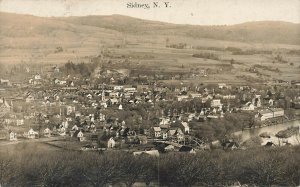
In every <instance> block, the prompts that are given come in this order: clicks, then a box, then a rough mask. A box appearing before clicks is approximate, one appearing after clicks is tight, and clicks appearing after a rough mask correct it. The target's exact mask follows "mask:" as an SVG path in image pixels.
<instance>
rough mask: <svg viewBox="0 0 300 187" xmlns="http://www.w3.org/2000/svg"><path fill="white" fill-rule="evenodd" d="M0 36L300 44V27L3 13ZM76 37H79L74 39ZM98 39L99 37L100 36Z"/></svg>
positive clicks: (122, 17)
mask: <svg viewBox="0 0 300 187" xmlns="http://www.w3.org/2000/svg"><path fill="white" fill-rule="evenodd" d="M0 15H1V16H0V23H1V26H0V37H1V38H3V37H32V36H34V37H35V36H37V35H39V36H43V37H58V38H59V37H62V38H65V36H68V37H71V38H72V37H75V38H74V39H76V37H80V36H82V35H84V34H89V35H90V36H91V35H92V36H94V35H97V33H96V32H94V31H96V30H97V31H99V28H100V29H101V32H108V33H113V31H117V32H120V33H125V34H139V35H145V34H146V35H151V34H155V35H180V36H188V37H192V38H208V39H217V40H226V41H238V42H261V43H279V44H293V45H300V24H294V23H288V22H277V21H262V22H248V23H243V24H238V25H230V26H194V25H177V24H170V23H163V22H157V21H149V20H142V19H137V18H132V17H128V16H122V15H112V16H85V17H67V18H40V17H34V16H28V15H17V14H10V13H0ZM74 35H76V36H74ZM97 37H98V36H97Z"/></svg>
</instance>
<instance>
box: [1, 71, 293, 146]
mask: <svg viewBox="0 0 300 187" xmlns="http://www.w3.org/2000/svg"><path fill="white" fill-rule="evenodd" d="M60 73H61V71H60V70H59V68H58V67H55V68H54V70H53V74H56V75H57V74H58V75H59V74H60ZM111 75H115V76H116V77H114V76H112V77H109V76H111ZM102 76H106V77H109V79H110V84H104V83H95V81H91V80H90V79H84V80H80V79H79V78H76V77H71V76H66V77H63V76H56V77H45V76H42V75H41V74H38V73H36V74H33V75H32V76H31V77H30V78H29V80H28V83H29V84H30V86H29V87H27V89H24V90H26V91H24V92H22V93H19V95H17V96H15V97H14V98H10V99H9V100H10V102H8V101H7V100H5V99H1V100H0V110H2V111H3V112H2V114H1V111H0V115H2V116H0V117H1V118H2V119H4V121H3V123H4V124H5V125H7V126H9V125H15V126H17V127H18V126H22V127H24V126H26V127H32V128H28V131H26V132H24V133H23V134H22V136H21V137H25V138H29V139H33V138H40V137H52V136H71V137H74V138H75V139H77V140H78V141H80V142H84V141H89V140H91V139H93V138H92V137H94V135H97V134H99V133H104V132H105V133H107V134H109V135H110V136H109V138H108V139H106V141H107V142H106V143H107V147H108V148H114V147H116V145H118V141H123V140H124V137H126V141H127V142H131V143H132V142H139V143H140V144H147V140H148V139H151V140H153V141H161V140H163V141H171V142H174V143H182V142H185V140H186V137H188V136H190V134H191V132H192V131H193V129H192V128H191V127H190V122H191V121H192V120H194V119H196V120H197V121H200V122H202V121H205V120H209V119H222V118H224V116H225V115H226V113H234V112H237V111H241V112H252V113H255V114H256V115H255V118H256V119H257V120H259V121H269V120H271V119H278V118H285V117H286V116H285V113H284V109H283V108H279V107H278V105H277V104H276V103H277V102H278V101H277V100H276V98H275V96H274V95H275V93H273V92H272V90H271V91H269V92H268V94H265V95H263V94H261V93H260V90H256V89H254V88H251V87H249V86H236V87H234V88H233V86H231V85H227V84H225V83H219V84H218V85H216V86H214V87H210V88H208V87H205V86H203V85H195V86H188V85H187V84H185V83H180V84H178V85H175V86H174V85H168V84H166V83H164V82H161V81H156V82H150V83H147V84H144V83H139V84H132V85H125V84H118V82H119V81H118V77H122V78H124V76H122V72H121V73H120V72H118V71H116V72H115V71H113V73H112V72H108V71H106V72H104V73H103V72H102ZM97 78H99V76H97ZM1 84H9V81H7V80H2V79H1ZM297 99H299V98H296V99H295V101H296V100H297ZM194 100H197V101H200V103H202V104H204V105H203V106H202V108H200V109H199V108H198V109H194V111H188V110H189V109H187V111H183V109H181V110H182V111H179V110H172V111H171V110H169V111H168V112H167V113H168V114H165V113H164V112H158V113H157V114H156V115H157V116H156V117H159V119H160V121H159V123H157V124H153V125H152V126H151V127H150V128H148V129H144V133H143V136H142V135H140V133H139V132H137V131H136V129H135V130H133V129H130V128H128V127H127V125H126V124H124V123H125V122H117V119H115V120H112V121H108V120H109V118H107V116H106V114H105V111H107V110H112V111H115V112H117V111H127V110H128V108H129V107H132V106H137V105H139V104H148V105H149V106H150V107H153V108H154V106H156V104H157V103H168V104H172V103H185V102H191V101H194ZM238 101H239V102H238ZM25 107H27V108H25ZM194 108H195V106H194ZM171 114H172V115H171ZM174 116H175V117H176V120H174ZM174 121H177V123H174ZM114 123H117V124H114ZM69 124H71V125H69ZM37 129H39V130H37ZM18 135H19V136H20V135H21V133H16V132H13V131H10V132H9V139H10V140H16V139H17V138H18ZM122 137H123V138H122ZM96 139H97V138H96ZM98 139H99V138H98Z"/></svg>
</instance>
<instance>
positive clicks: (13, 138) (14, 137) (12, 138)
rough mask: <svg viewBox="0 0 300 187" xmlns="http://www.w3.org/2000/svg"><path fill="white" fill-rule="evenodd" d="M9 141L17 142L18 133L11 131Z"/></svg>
mask: <svg viewBox="0 0 300 187" xmlns="http://www.w3.org/2000/svg"><path fill="white" fill-rule="evenodd" d="M9 140H10V141H16V140H17V133H15V132H13V131H11V132H10V133H9Z"/></svg>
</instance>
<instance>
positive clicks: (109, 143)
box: [107, 137, 116, 148]
mask: <svg viewBox="0 0 300 187" xmlns="http://www.w3.org/2000/svg"><path fill="white" fill-rule="evenodd" d="M115 146H116V141H115V140H114V138H113V137H111V138H110V139H109V140H108V141H107V148H114V147H115Z"/></svg>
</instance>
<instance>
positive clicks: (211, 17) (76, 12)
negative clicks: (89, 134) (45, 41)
mask: <svg viewBox="0 0 300 187" xmlns="http://www.w3.org/2000/svg"><path fill="white" fill-rule="evenodd" d="M153 2H159V5H160V8H153ZM164 2H169V4H168V5H169V6H168V8H166V7H165V6H164V4H163V3H164ZM128 3H138V4H149V5H150V8H149V9H147V8H127V4H128ZM0 11H1V12H10V13H19V14H31V15H35V16H41V17H62V16H87V15H112V14H121V15H127V16H132V17H137V18H142V19H148V20H156V21H163V22H169V23H178V24H193V25H232V24H238V23H244V22H248V21H265V20H274V21H287V22H293V23H300V0H0Z"/></svg>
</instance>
